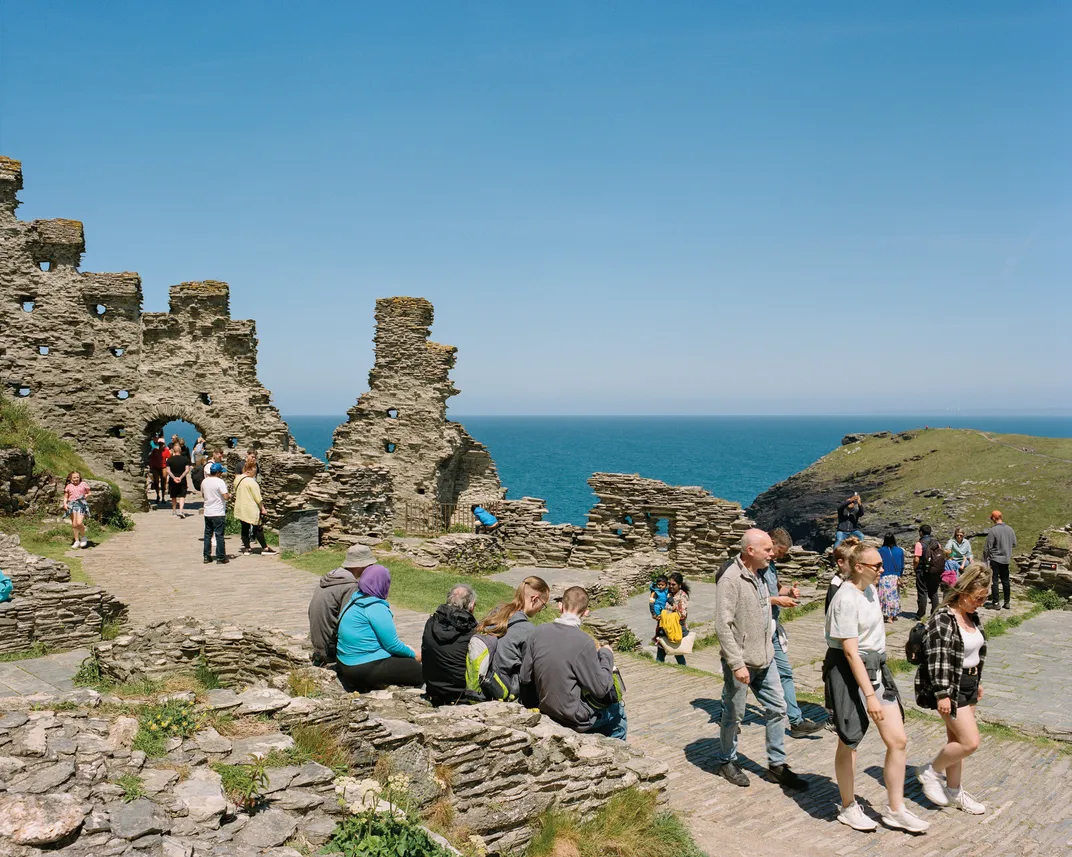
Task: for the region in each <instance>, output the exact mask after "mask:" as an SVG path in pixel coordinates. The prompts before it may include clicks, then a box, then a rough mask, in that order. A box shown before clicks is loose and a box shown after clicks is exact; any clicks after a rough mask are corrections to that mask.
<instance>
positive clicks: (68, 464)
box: [0, 396, 97, 483]
mask: <svg viewBox="0 0 1072 857" xmlns="http://www.w3.org/2000/svg"><path fill="white" fill-rule="evenodd" d="M4 447H17V448H18V449H21V450H24V451H27V452H32V453H33V456H34V469H35V471H36V472H38V473H50V474H52V475H53V476H56V477H58V478H59V480H60V482H61V483H62V482H63V480H64V479H66V478H67V474H68V473H70V472H71V471H72V470H77V471H79V472H80V473H81V474H82V476H83V477H84V478H86V479H96V478H97V477H96V476H94V474H93V473H92V471H91V470H90V468H89V466H88V465H87V464H86V462H85V461H83V460H82V457H81V456H80V455H79V454H78V453H77V452H75V450H74V447H72V446H71V445H70V444H69V443H67V442H66V441H65V440H61V439H60V438H59V437H58V436H57V435H56V434H55V433H53V432H50V431H48V429H43V428H41V427H40V426H38V425H37V423H35V422H34V419H33V417H32V416H31V414H30V409H29V408H27V407H26V406H25V405H23V404H21V403H19V402H13V401H11V400H10V399H8V398H5V397H4V396H0V449H2V448H4Z"/></svg>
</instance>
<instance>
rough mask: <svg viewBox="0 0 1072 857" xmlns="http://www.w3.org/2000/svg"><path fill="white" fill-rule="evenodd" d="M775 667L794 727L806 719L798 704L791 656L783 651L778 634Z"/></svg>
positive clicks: (775, 638)
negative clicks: (790, 663) (790, 660)
mask: <svg viewBox="0 0 1072 857" xmlns="http://www.w3.org/2000/svg"><path fill="white" fill-rule="evenodd" d="M774 665H775V666H776V667H778V677H779V678H780V679H781V680H782V696H784V697H785V713H786V714H787V715H788V716H789V725H790V726H792V725H793V724H794V723H800V722H801V721H802V720H803V719H804V712H803V711H801V710H800V706H799V705H798V704H797V686H796V685H795V684H793V668H792V667H791V666H789V656H788V655H787V654H786V653H785V652H783V651H782V644H781V643H779V642H778V635H777V634H775V635H774Z"/></svg>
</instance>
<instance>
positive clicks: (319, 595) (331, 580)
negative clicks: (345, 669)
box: [309, 545, 376, 667]
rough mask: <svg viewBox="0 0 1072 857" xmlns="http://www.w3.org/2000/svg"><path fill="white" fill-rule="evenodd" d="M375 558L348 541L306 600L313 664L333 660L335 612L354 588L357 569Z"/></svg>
mask: <svg viewBox="0 0 1072 857" xmlns="http://www.w3.org/2000/svg"><path fill="white" fill-rule="evenodd" d="M375 562H376V557H375V556H373V555H372V550H371V548H369V547H367V546H365V545H351V546H350V548H349V549H348V550H347V551H346V556H345V557H344V558H343V561H342V565H341V566H340V567H339V568H336V569H335V570H334V571H329V572H328V573H327V574H325V575H324V576H323V577H321V578H320V585H319V586H318V587H317V588H316V589H315V590H313V597H312V600H311V601H310V602H309V640H310V641H311V642H312V644H313V664H315V665H316V666H318V667H327V666H331V665H332V664H334V663H335V660H336V659H335V647H336V642H337V639H338V633H339V613H340V612H341V611H342V605H343V604H347V603H349V601H350V596H351V595H353V594H354V592H355V591H356V590H357V581H358V578H360V577H361V573H362V572H363V571H364V570H365V569H366V568H368V567H369V566H370V565H372V564H374V563H375Z"/></svg>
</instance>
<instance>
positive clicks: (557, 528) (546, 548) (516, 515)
mask: <svg viewBox="0 0 1072 857" xmlns="http://www.w3.org/2000/svg"><path fill="white" fill-rule="evenodd" d="M493 511H494V514H495V516H496V517H497V518H498V519H499V520H500V521H501V522H502V533H503V535H502V539H503V540H504V542H505V544H506V549H507V550H508V551H509V553H510V555H511V557H512V558H513V559H514V560H515V561H516V562H518V563H519V564H521V565H534V566H537V567H541V568H564V567H565V566H567V565H569V558H570V554H571V553H573V546H574V544H575V543H576V541H577V537H578V536H579V535H580V534H581V533H582V532H584V527H578V526H575V525H574V524H549V523H547V522H546V521H545V520H544V519H543V516H544V515H546V514H547V506H546V505H545V504H544V501H543V500H538V499H537V498H535V497H522V498H521V499H520V500H503V501H502V502H501V503H500V504H499V505H498V506H497V507H496V508H495V509H494V510H493Z"/></svg>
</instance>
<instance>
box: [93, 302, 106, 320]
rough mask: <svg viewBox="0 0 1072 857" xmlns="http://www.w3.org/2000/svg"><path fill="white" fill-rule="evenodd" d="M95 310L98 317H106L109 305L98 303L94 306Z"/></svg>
mask: <svg viewBox="0 0 1072 857" xmlns="http://www.w3.org/2000/svg"><path fill="white" fill-rule="evenodd" d="M93 312H95V313H96V314H97V318H104V314H105V313H106V312H108V307H106V306H105V305H104V304H97V305H96V306H95V307H93Z"/></svg>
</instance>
